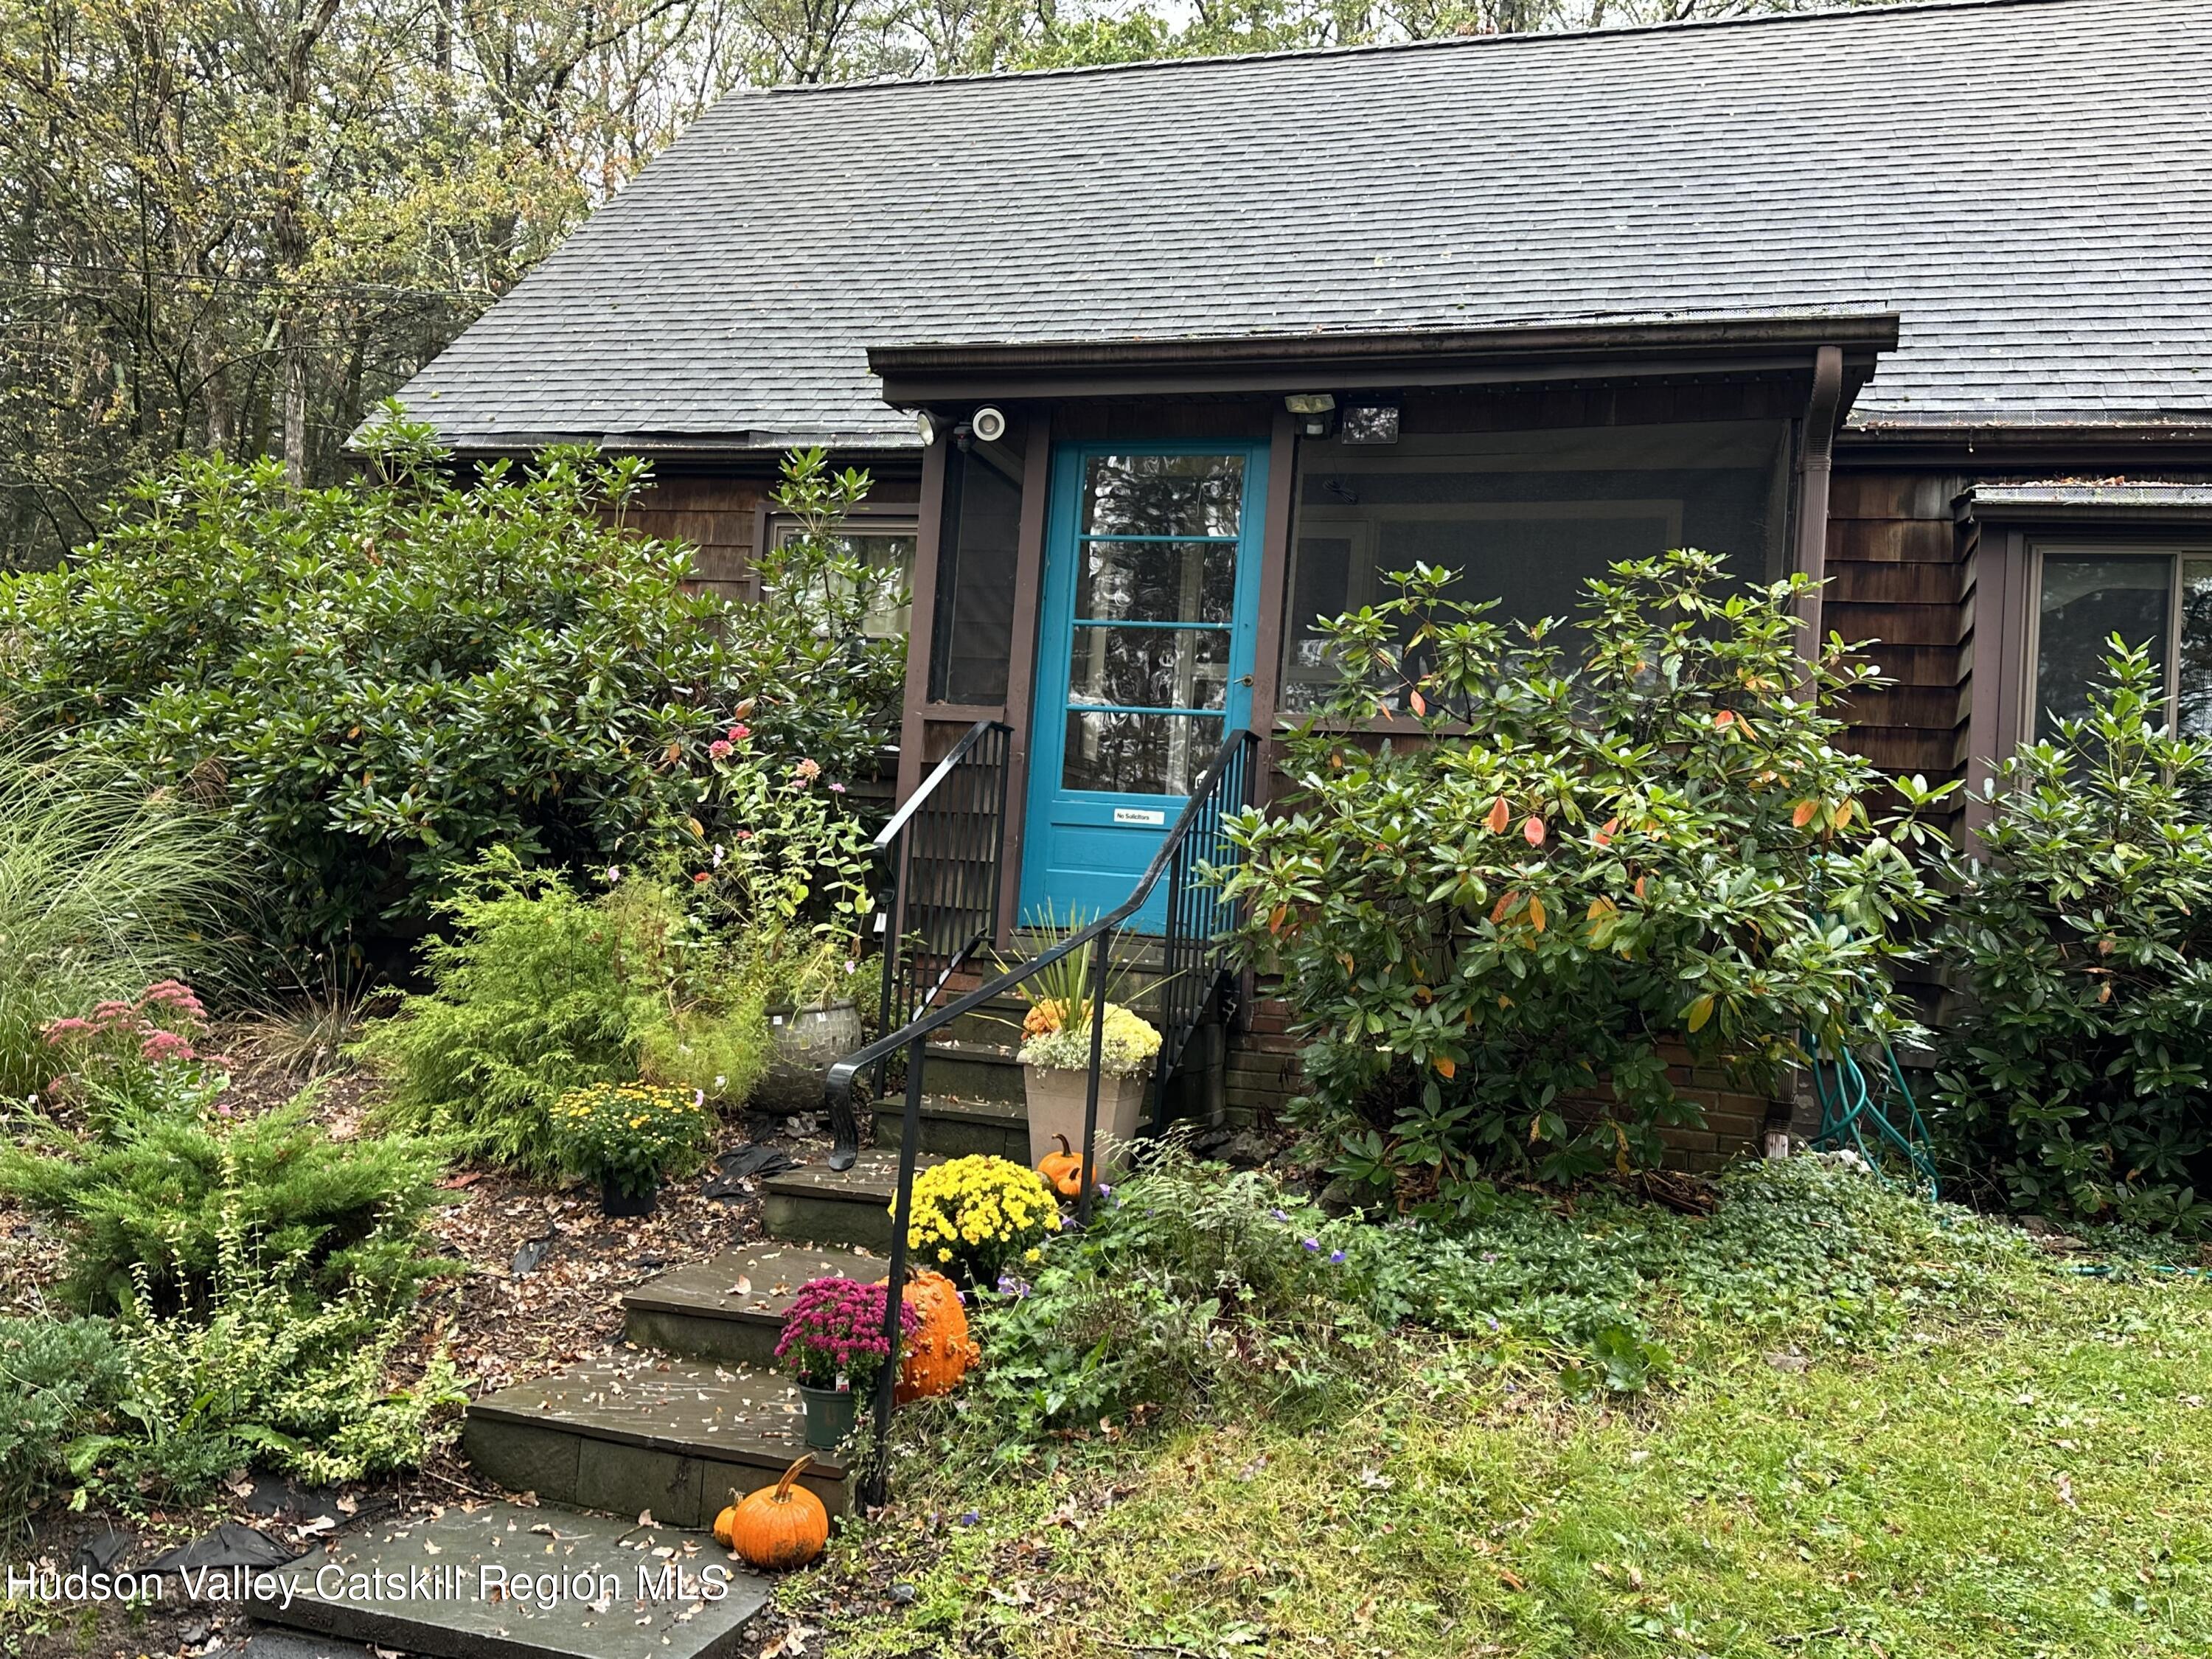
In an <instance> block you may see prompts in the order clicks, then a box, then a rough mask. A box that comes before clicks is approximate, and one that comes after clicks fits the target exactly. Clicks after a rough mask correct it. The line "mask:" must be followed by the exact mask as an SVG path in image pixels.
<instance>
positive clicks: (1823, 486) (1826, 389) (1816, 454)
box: [1797, 345, 1844, 662]
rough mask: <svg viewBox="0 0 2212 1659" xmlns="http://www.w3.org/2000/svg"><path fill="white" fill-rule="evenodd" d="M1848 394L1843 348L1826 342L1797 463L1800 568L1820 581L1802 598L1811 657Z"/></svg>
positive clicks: (1803, 634)
mask: <svg viewBox="0 0 2212 1659" xmlns="http://www.w3.org/2000/svg"><path fill="white" fill-rule="evenodd" d="M1843 395H1844V349H1843V348H1842V347H1841V346H1832V345H1824V346H1822V347H1821V348H1820V349H1819V350H1818V351H1816V352H1815V353H1814V356H1813V392H1812V395H1811V396H1810V397H1809V398H1807V399H1806V401H1805V434H1804V441H1803V442H1802V445H1801V446H1800V451H1799V457H1798V462H1797V470H1798V478H1797V568H1798V569H1800V570H1802V571H1803V572H1804V573H1805V574H1807V575H1808V576H1810V577H1811V578H1812V579H1813V580H1814V583H1815V584H1816V586H1814V587H1813V588H1812V589H1811V590H1810V591H1809V592H1807V593H1806V594H1805V595H1804V597H1803V598H1802V599H1799V601H1798V602H1797V617H1798V620H1799V621H1800V623H1802V624H1803V625H1802V627H1801V628H1800V629H1799V630H1798V648H1799V651H1800V653H1802V655H1803V656H1804V658H1805V659H1806V660H1807V661H1808V662H1810V661H1812V660H1813V659H1815V658H1817V657H1818V656H1819V655H1820V641H1821V638H1822V629H1821V621H1820V600H1821V590H1820V587H1819V586H1817V584H1819V583H1820V582H1822V581H1825V580H1826V578H1827V574H1828V478H1829V474H1830V472H1831V471H1832V469H1833V467H1834V465H1835V458H1836V411H1837V408H1838V404H1841V403H1842V401H1843Z"/></svg>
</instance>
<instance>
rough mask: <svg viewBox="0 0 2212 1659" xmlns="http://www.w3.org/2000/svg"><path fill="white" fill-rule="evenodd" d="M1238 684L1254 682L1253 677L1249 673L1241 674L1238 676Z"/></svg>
mask: <svg viewBox="0 0 2212 1659" xmlns="http://www.w3.org/2000/svg"><path fill="white" fill-rule="evenodd" d="M1237 684H1239V685H1249V684H1252V677H1251V676H1250V675H1249V674H1239V675H1238V676H1237Z"/></svg>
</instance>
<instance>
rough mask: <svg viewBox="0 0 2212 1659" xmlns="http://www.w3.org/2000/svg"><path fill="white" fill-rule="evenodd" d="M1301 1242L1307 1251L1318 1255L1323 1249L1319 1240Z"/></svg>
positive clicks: (1309, 1239)
mask: <svg viewBox="0 0 2212 1659" xmlns="http://www.w3.org/2000/svg"><path fill="white" fill-rule="evenodd" d="M1299 1242H1300V1243H1303V1244H1304V1246H1305V1247H1306V1249H1309V1250H1312V1251H1314V1252H1316V1253H1318V1252H1319V1251H1320V1249H1321V1240H1319V1239H1317V1238H1308V1239H1302V1240H1300V1241H1299Z"/></svg>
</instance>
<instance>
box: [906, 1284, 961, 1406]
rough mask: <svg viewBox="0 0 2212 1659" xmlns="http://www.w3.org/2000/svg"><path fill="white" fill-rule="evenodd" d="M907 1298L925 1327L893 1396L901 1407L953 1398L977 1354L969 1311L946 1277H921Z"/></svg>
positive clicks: (911, 1340) (910, 1344) (912, 1340)
mask: <svg viewBox="0 0 2212 1659" xmlns="http://www.w3.org/2000/svg"><path fill="white" fill-rule="evenodd" d="M905 1299H906V1304H907V1306H908V1307H909V1308H912V1309H913V1310H915V1313H916V1314H918V1315H920V1316H921V1323H920V1324H919V1325H918V1326H917V1327H916V1328H915V1333H914V1334H913V1335H912V1336H909V1337H908V1338H907V1341H906V1354H905V1357H904V1358H902V1359H901V1360H900V1361H899V1378H898V1386H897V1388H896V1389H893V1390H892V1395H893V1397H894V1398H895V1399H896V1400H897V1401H898V1402H899V1403H900V1404H901V1405H904V1404H905V1403H906V1402H907V1401H909V1400H924V1399H927V1398H928V1397H929V1396H930V1395H937V1394H950V1393H951V1392H952V1390H953V1389H954V1388H956V1387H957V1386H958V1384H959V1382H960V1379H961V1378H962V1377H963V1376H965V1375H967V1371H968V1368H969V1366H970V1365H972V1364H975V1354H976V1348H975V1343H974V1342H973V1341H971V1340H969V1336H968V1310H967V1309H965V1308H963V1306H961V1304H960V1292H959V1291H957V1290H956V1289H954V1288H953V1285H952V1281H951V1279H947V1278H946V1277H945V1275H944V1274H943V1273H916V1274H915V1276H914V1279H913V1280H912V1282H910V1283H909V1284H908V1285H907V1287H906V1291H905Z"/></svg>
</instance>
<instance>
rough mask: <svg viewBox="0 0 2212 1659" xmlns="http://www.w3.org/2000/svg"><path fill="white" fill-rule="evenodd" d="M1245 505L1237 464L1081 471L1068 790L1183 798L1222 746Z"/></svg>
mask: <svg viewBox="0 0 2212 1659" xmlns="http://www.w3.org/2000/svg"><path fill="white" fill-rule="evenodd" d="M1243 496H1244V463H1243V457H1241V456H1237V455H1208V454H1168V455H1159V454H1153V455H1099V456H1094V457H1093V458H1091V460H1090V461H1089V462H1088V463H1087V464H1086V465H1085V471H1084V476H1083V494H1082V501H1081V505H1080V507H1079V512H1080V514H1081V516H1080V518H1079V521H1078V526H1077V562H1076V582H1075V596H1074V617H1073V626H1072V628H1071V629H1070V640H1069V647H1070V661H1069V665H1068V684H1067V713H1066V720H1067V747H1066V754H1065V757H1064V758H1063V760H1062V762H1061V767H1060V781H1061V785H1062V787H1065V788H1069V789H1087V790H1097V791H1102V792H1119V793H1135V794H1149V795H1181V794H1188V793H1189V791H1190V786H1191V784H1192V783H1194V781H1196V780H1197V777H1198V775H1199V774H1200V772H1202V771H1203V770H1205V769H1206V762H1207V761H1209V760H1210V759H1212V756H1213V752H1214V750H1216V749H1218V747H1219V746H1220V743H1221V737H1222V731H1223V726H1222V721H1223V718H1224V715H1225V711H1226V709H1227V708H1228V700H1229V654H1230V642H1231V623H1232V621H1233V612H1234V609H1235V599H1236V592H1237V538H1238V536H1239V534H1240V532H1241V530H1242V527H1243V525H1242V520H1243Z"/></svg>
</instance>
